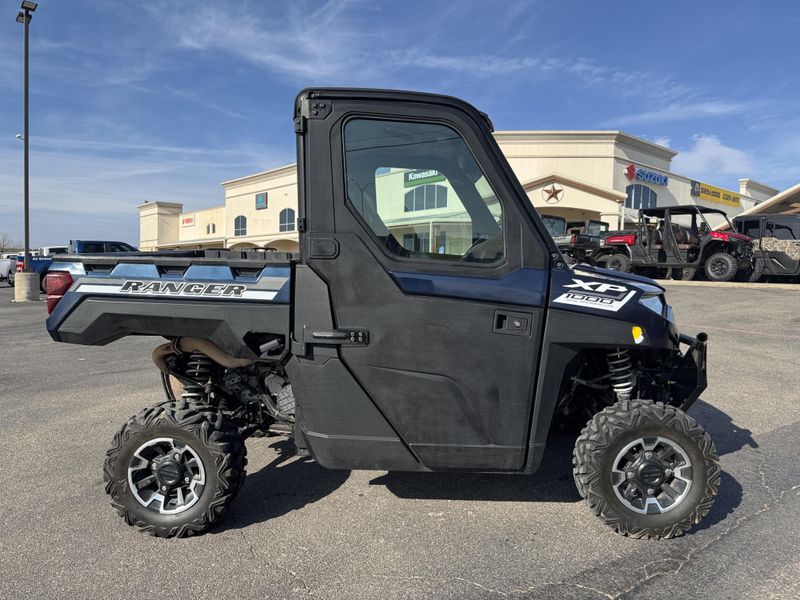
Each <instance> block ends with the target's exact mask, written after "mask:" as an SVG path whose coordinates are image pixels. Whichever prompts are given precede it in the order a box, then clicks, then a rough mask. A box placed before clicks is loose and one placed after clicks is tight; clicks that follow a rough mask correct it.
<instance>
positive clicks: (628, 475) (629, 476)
mask: <svg viewBox="0 0 800 600" xmlns="http://www.w3.org/2000/svg"><path fill="white" fill-rule="evenodd" d="M625 476H626V477H627V478H628V479H633V471H628V472H627V473H626V474H625Z"/></svg>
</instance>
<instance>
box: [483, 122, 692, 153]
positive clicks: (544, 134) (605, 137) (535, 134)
mask: <svg viewBox="0 0 800 600" xmlns="http://www.w3.org/2000/svg"><path fill="white" fill-rule="evenodd" d="M494 137H495V139H496V140H498V141H505V140H508V141H512V140H515V139H517V140H526V139H528V140H530V139H535V140H539V141H548V140H551V141H554V142H564V141H573V142H579V141H585V142H596V141H602V142H619V143H621V144H625V145H627V146H632V147H634V148H637V149H639V150H643V151H645V152H650V153H651V154H656V155H658V156H660V157H661V158H664V159H667V160H671V159H672V158H674V157H675V156H676V155H677V154H678V152H677V151H676V150H673V149H672V148H667V147H666V146H662V145H661V144H656V143H654V142H650V141H648V140H645V139H643V138H640V137H636V136H635V135H631V134H630V133H626V132H624V131H620V130H618V129H608V130H599V131H598V130H586V129H574V130H572V129H565V130H557V129H551V130H509V131H496V132H495V133H494Z"/></svg>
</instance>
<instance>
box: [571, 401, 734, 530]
mask: <svg viewBox="0 0 800 600" xmlns="http://www.w3.org/2000/svg"><path fill="white" fill-rule="evenodd" d="M639 442H642V443H639ZM637 448H638V449H640V450H641V451H640V452H638V453H637ZM648 448H651V450H648ZM670 448H672V450H673V451H672V452H670ZM647 454H650V455H651V457H650V461H649V462H648V461H646V460H645V458H646V456H647ZM662 454H663V456H662ZM634 458H635V461H634V460H633V459H634ZM625 461H628V462H627V463H626V464H627V465H628V466H627V467H625V468H622V467H621V466H620V465H621V464H622V463H623V462H625ZM572 462H573V465H574V469H573V475H574V477H575V485H576V486H577V487H578V492H579V493H580V495H581V496H582V497H583V498H585V499H586V502H587V503H588V504H589V507H590V508H591V509H592V512H594V514H595V515H597V516H598V517H599V518H600V520H601V521H603V522H604V523H605V524H606V525H608V526H609V527H611V528H612V529H614V530H615V531H616V532H617V533H620V534H622V535H626V536H630V537H634V538H640V539H641V538H649V539H662V538H672V537H677V536H679V535H681V534H683V533H684V532H685V531H686V530H688V529H689V528H690V527H692V526H693V525H695V524H697V523H699V522H700V520H701V519H702V518H703V517H704V516H705V515H707V514H708V512H709V510H711V505H712V504H713V503H714V499H715V497H716V495H717V491H718V489H719V481H720V468H719V460H718V458H717V455H716V449H715V448H714V443H713V442H712V441H711V437H710V436H709V435H708V434H707V433H706V432H705V431H704V430H703V428H702V427H700V425H698V424H697V422H696V421H695V420H694V419H692V418H691V417H690V416H689V415H687V414H686V413H684V412H683V411H681V410H679V409H677V408H674V407H672V406H668V405H665V404H663V403H661V402H659V403H654V402H652V401H650V400H628V401H623V402H617V403H616V404H614V405H612V406H609V407H608V408H606V409H604V410H602V411H600V412H599V413H597V414H596V415H595V416H594V417H593V418H592V419H591V420H590V421H589V423H588V424H587V425H586V427H585V428H584V429H583V431H582V432H581V435H580V437H579V438H578V440H577V442H576V443H575V452H574V454H573V461H572ZM665 468H666V469H665ZM659 469H660V470H659ZM631 474H632V475H631ZM640 478H641V479H644V481H640ZM654 481H655V483H653V482H654ZM687 482H688V483H687ZM639 487H642V488H643V489H641V490H639ZM647 488H649V489H647ZM631 490H633V491H631Z"/></svg>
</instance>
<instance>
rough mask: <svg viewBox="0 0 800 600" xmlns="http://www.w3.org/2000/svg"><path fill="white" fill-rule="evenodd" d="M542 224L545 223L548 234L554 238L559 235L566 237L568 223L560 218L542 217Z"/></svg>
mask: <svg viewBox="0 0 800 600" xmlns="http://www.w3.org/2000/svg"><path fill="white" fill-rule="evenodd" d="M542 223H544V227H545V229H547V233H549V234H550V235H551V236H552V237H556V236H557V235H564V234H565V233H566V231H567V222H566V221H565V220H564V219H561V218H559V217H548V216H544V215H543V216H542Z"/></svg>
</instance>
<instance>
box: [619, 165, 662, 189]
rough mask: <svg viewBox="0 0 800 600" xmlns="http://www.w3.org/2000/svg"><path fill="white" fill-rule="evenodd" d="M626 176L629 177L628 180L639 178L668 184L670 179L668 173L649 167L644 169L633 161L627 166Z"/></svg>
mask: <svg viewBox="0 0 800 600" xmlns="http://www.w3.org/2000/svg"><path fill="white" fill-rule="evenodd" d="M625 177H627V178H628V181H633V180H634V179H637V180H639V181H644V182H645V183H654V184H656V185H667V183H668V181H669V179H668V178H667V176H666V175H662V174H661V173H655V172H653V171H648V170H647V169H642V168H641V167H637V166H636V165H634V164H633V163H631V164H629V165H628V166H627V167H625Z"/></svg>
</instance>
